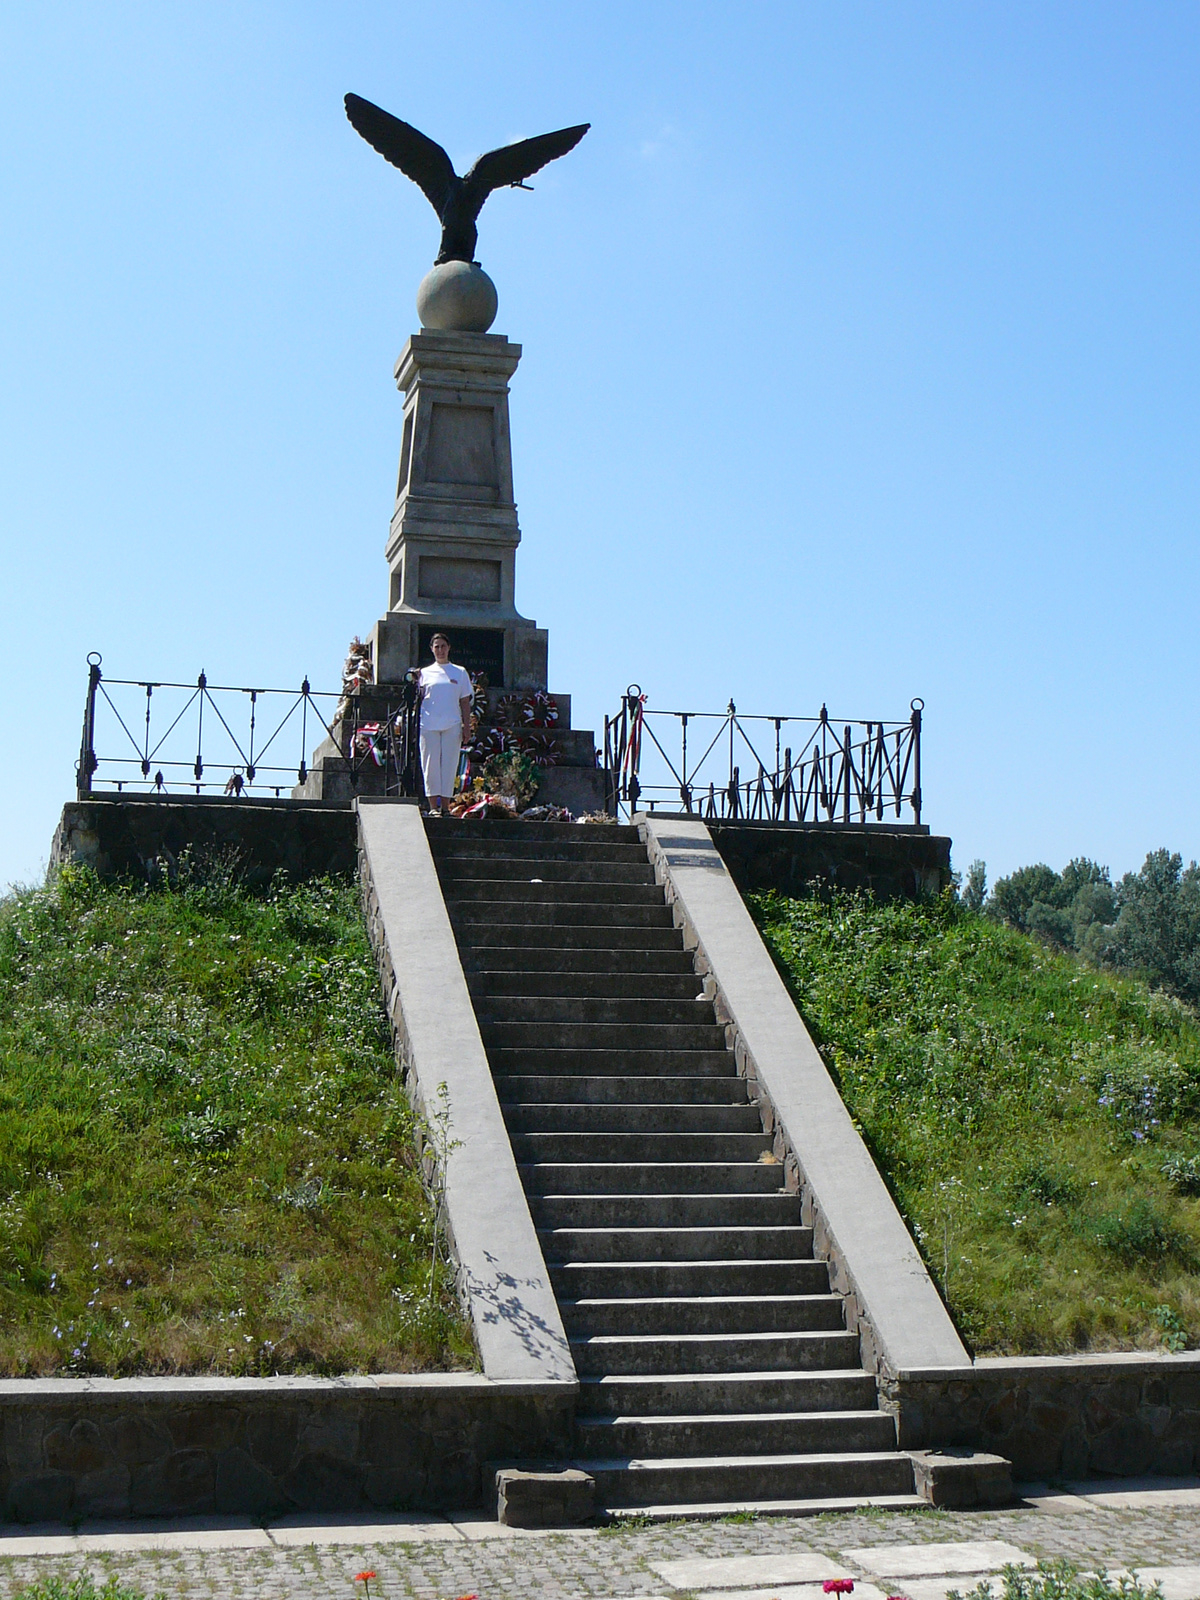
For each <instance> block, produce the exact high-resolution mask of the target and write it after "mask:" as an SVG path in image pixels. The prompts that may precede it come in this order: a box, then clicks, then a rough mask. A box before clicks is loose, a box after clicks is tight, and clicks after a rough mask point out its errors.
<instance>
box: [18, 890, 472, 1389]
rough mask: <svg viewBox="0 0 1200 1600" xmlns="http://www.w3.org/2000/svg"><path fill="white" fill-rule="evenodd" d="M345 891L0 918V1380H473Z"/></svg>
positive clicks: (137, 902)
mask: <svg viewBox="0 0 1200 1600" xmlns="http://www.w3.org/2000/svg"><path fill="white" fill-rule="evenodd" d="M413 1134H414V1128H413V1119H412V1114H411V1112H410V1110H409V1107H408V1104H407V1102H406V1100H405V1097H404V1092H403V1089H402V1087H401V1085H400V1083H399V1082H398V1080H397V1077H396V1073H395V1069H394V1065H393V1062H392V1057H391V1051H390V1048H389V1042H388V1038H387V1034H386V1031H385V1026H384V1020H383V1016H382V1011H381V1006H380V1001H379V988H378V983H377V980H376V976H375V971H374V966H373V964H372V961H371V957H370V951H369V948H368V945H367V939H366V931H365V928H364V926H363V922H362V916H361V913H360V911H359V907H358V903H357V897H356V894H355V891H354V888H353V886H352V885H351V884H350V883H334V882H330V881H327V880H326V881H322V882H319V883H312V884H307V885H304V886H303V887H300V888H297V889H281V890H278V891H277V892H274V893H271V894H270V895H268V896H260V897H255V896H252V895H249V894H246V893H244V892H243V891H241V890H239V889H238V888H237V887H236V886H235V885H234V884H233V883H232V881H231V874H225V875H224V876H223V875H222V873H221V872H220V871H219V870H216V871H214V870H210V871H209V873H208V874H207V881H199V875H193V876H192V878H191V881H189V874H188V873H187V872H186V871H185V872H184V874H183V877H182V881H181V883H180V885H179V886H177V887H176V888H175V889H166V888H164V889H158V890H145V889H132V888H128V887H109V886H102V885H100V884H99V883H98V882H97V880H96V879H95V878H94V877H93V876H92V875H91V874H89V873H87V872H84V871H82V870H79V869H74V868H71V869H67V870H66V871H64V872H63V873H62V874H61V875H60V876H59V877H58V878H57V880H56V881H55V882H54V883H53V884H52V885H51V887H49V888H47V889H42V890H37V891H32V892H22V893H19V894H16V895H14V896H12V897H10V898H9V899H7V900H6V901H4V902H2V903H0V1374H4V1375H9V1376H34V1375H41V1374H49V1373H54V1372H64V1371H66V1372H104V1373H108V1374H114V1375H115V1374H125V1373H135V1372H138V1373H145V1372H160V1373H170V1372H223V1373H270V1372H321V1373H336V1372H348V1371H360V1372H361V1371H380V1370H393V1371H395V1370H407V1369H416V1368H421V1367H430V1366H455V1365H463V1364H466V1363H469V1361H470V1359H471V1354H470V1343H469V1339H468V1337H467V1335H466V1332H465V1329H464V1328H463V1326H462V1324H461V1322H460V1320H459V1317H458V1313H457V1310H456V1308H455V1306H454V1304H453V1301H452V1300H451V1299H450V1298H449V1296H448V1294H447V1292H446V1285H445V1284H444V1283H443V1282H442V1272H441V1268H440V1266H439V1268H438V1269H437V1271H436V1273H435V1274H434V1281H433V1282H432V1283H431V1281H430V1263H431V1259H432V1245H433V1240H432V1231H431V1213H430V1208H429V1205H428V1203H427V1200H426V1197H425V1194H424V1192H423V1189H422V1185H421V1182H420V1177H419V1174H418V1171H417V1159H416V1155H415V1145H414V1139H413Z"/></svg>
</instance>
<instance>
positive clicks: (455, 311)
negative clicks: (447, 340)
mask: <svg viewBox="0 0 1200 1600" xmlns="http://www.w3.org/2000/svg"><path fill="white" fill-rule="evenodd" d="M499 303H500V302H499V300H498V299H497V297H496V285H495V284H494V283H493V282H492V280H491V279H490V278H489V277H488V275H487V273H486V272H485V271H484V270H483V268H482V267H481V266H480V265H479V263H478V262H477V261H443V262H442V264H441V266H440V267H434V268H433V269H432V271H430V272H427V273H426V274H425V276H424V277H423V278H422V279H421V286H420V288H419V289H418V290H417V315H418V316H419V317H420V319H421V326H422V327H423V328H430V329H433V330H435V331H436V332H438V333H486V332H487V331H488V329H489V328H490V327H491V325H492V323H493V322H495V320H496V309H497V307H498V306H499Z"/></svg>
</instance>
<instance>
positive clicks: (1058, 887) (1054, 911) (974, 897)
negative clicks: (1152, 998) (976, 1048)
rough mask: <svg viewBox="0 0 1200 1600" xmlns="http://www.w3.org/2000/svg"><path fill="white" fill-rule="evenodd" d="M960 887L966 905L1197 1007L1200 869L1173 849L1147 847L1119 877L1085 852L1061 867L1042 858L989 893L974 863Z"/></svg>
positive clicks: (980, 869)
mask: <svg viewBox="0 0 1200 1600" xmlns="http://www.w3.org/2000/svg"><path fill="white" fill-rule="evenodd" d="M958 893H959V899H960V900H961V901H962V903H963V905H965V906H966V907H967V908H968V909H969V910H972V911H977V912H981V913H982V914H983V915H984V916H985V917H991V918H992V919H993V920H995V921H996V922H1004V923H1007V924H1008V926H1009V927H1012V928H1019V929H1020V930H1021V932H1022V933H1028V934H1032V935H1033V936H1034V937H1035V938H1038V939H1041V940H1042V941H1043V942H1044V943H1046V944H1048V945H1052V946H1054V948H1056V949H1059V950H1073V951H1076V952H1077V953H1078V954H1079V955H1082V956H1086V957H1087V958H1088V960H1090V961H1094V962H1096V963H1097V964H1098V965H1101V966H1109V967H1120V968H1124V969H1126V970H1132V971H1136V972H1140V973H1141V974H1143V975H1144V976H1145V977H1147V978H1148V979H1149V980H1150V982H1151V983H1153V984H1155V985H1156V986H1157V987H1160V988H1164V989H1169V990H1170V991H1171V992H1172V993H1173V994H1177V995H1178V996H1179V997H1180V998H1181V999H1183V1000H1187V1001H1189V1002H1190V1003H1191V1004H1193V1005H1200V867H1197V865H1196V863H1195V862H1194V861H1192V862H1190V863H1189V864H1188V865H1187V866H1186V867H1185V866H1184V864H1183V858H1182V856H1180V855H1179V854H1178V853H1177V852H1173V851H1170V850H1152V851H1151V852H1150V854H1149V855H1148V856H1147V857H1146V860H1145V863H1144V864H1143V866H1142V868H1141V871H1140V872H1127V873H1126V874H1125V876H1124V877H1123V878H1121V880H1120V881H1119V882H1118V883H1113V881H1112V879H1111V878H1110V876H1109V872H1108V868H1107V867H1101V866H1098V865H1097V864H1096V862H1094V861H1089V860H1088V858H1087V857H1086V856H1077V857H1076V858H1075V859H1074V860H1073V861H1068V862H1067V864H1066V866H1065V867H1064V868H1063V870H1062V871H1061V872H1055V871H1054V869H1053V867H1048V866H1046V865H1045V864H1044V863H1042V862H1039V863H1038V864H1037V865H1036V866H1032V867H1021V868H1020V869H1019V871H1017V872H1013V873H1010V874H1009V876H1008V877H1006V878H999V879H997V881H996V884H995V886H994V887H993V889H992V891H991V893H990V894H989V893H988V887H987V866H986V864H985V863H984V862H982V861H973V862H972V863H971V866H970V868H969V869H968V871H967V874H966V876H965V878H963V879H962V881H961V883H960V884H959V887H958Z"/></svg>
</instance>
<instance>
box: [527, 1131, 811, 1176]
mask: <svg viewBox="0 0 1200 1600" xmlns="http://www.w3.org/2000/svg"><path fill="white" fill-rule="evenodd" d="M512 1146H513V1154H514V1155H515V1156H516V1158H517V1161H518V1163H520V1164H526V1163H528V1164H530V1165H542V1164H545V1163H547V1162H556V1163H567V1164H571V1165H581V1164H591V1163H595V1162H600V1163H604V1164H612V1163H619V1164H626V1165H627V1164H629V1163H631V1162H635V1161H639V1162H640V1161H644V1162H650V1163H653V1164H656V1165H660V1166H661V1165H663V1164H666V1163H669V1164H671V1165H674V1166H679V1165H682V1164H683V1163H685V1162H693V1161H697V1162H704V1163H707V1164H709V1165H712V1164H713V1163H715V1162H726V1163H729V1162H733V1163H737V1164H739V1165H745V1164H747V1163H749V1164H750V1165H751V1166H753V1165H755V1164H758V1163H759V1158H760V1157H761V1156H762V1155H763V1154H764V1153H766V1152H769V1151H770V1148H771V1135H770V1134H768V1133H764V1132H763V1130H762V1128H761V1126H760V1127H759V1128H758V1129H757V1130H756V1131H755V1132H748V1133H683V1132H679V1133H665V1132H657V1133H654V1132H651V1133H613V1132H605V1133H572V1132H569V1131H567V1130H565V1129H556V1130H555V1131H554V1132H553V1133H513V1135H512ZM761 1164H762V1165H764V1166H765V1165H768V1163H766V1162H763V1163H761ZM769 1164H770V1165H772V1166H774V1167H775V1169H776V1171H775V1177H776V1182H775V1185H774V1187H776V1188H778V1187H780V1185H781V1184H782V1181H783V1177H782V1170H781V1168H780V1166H779V1163H778V1162H771V1163H769Z"/></svg>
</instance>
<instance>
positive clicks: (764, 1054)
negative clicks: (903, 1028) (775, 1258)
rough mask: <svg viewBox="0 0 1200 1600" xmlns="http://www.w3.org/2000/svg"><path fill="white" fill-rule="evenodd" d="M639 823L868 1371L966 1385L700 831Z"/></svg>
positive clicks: (916, 1258)
mask: <svg viewBox="0 0 1200 1600" xmlns="http://www.w3.org/2000/svg"><path fill="white" fill-rule="evenodd" d="M636 820H637V822H638V823H639V825H640V827H641V829H642V833H643V836H644V838H645V840H646V844H647V848H648V850H649V853H650V859H651V861H652V863H653V865H654V868H655V874H656V876H657V878H658V879H659V881H660V882H661V883H662V884H663V885H664V887H665V889H666V892H667V898H668V900H669V901H670V902H671V903H672V905H673V907H674V916H675V921H676V924H677V926H679V927H681V928H682V929H683V932H684V942H685V944H686V945H687V946H688V947H689V948H690V949H693V950H694V951H695V956H696V963H697V970H698V971H699V972H702V973H703V974H704V975H705V979H706V982H707V983H708V984H709V985H710V987H711V988H712V989H713V999H714V1001H715V1005H716V1014H717V1017H718V1020H720V1021H723V1022H724V1023H725V1024H726V1028H727V1030H729V1029H732V1030H733V1034H734V1037H733V1039H732V1041H731V1042H732V1043H733V1046H734V1049H735V1051H736V1053H737V1059H738V1068H739V1071H741V1072H742V1073H744V1074H745V1075H746V1076H747V1077H748V1078H749V1079H751V1080H752V1082H753V1083H754V1084H756V1086H757V1089H756V1093H757V1097H758V1099H759V1102H760V1104H761V1106H762V1108H763V1114H764V1118H765V1119H769V1120H768V1121H767V1124H766V1125H767V1126H768V1127H771V1126H773V1127H774V1129H775V1133H776V1153H777V1154H778V1155H779V1156H780V1157H781V1159H784V1160H785V1161H786V1162H787V1163H788V1164H789V1166H790V1167H791V1169H792V1171H793V1172H794V1173H795V1180H794V1181H795V1182H797V1184H798V1185H799V1188H800V1191H801V1195H802V1203H803V1216H804V1221H805V1222H806V1223H808V1224H809V1225H811V1226H812V1227H813V1229H814V1245H815V1248H816V1250H817V1253H818V1254H819V1255H827V1256H828V1259H829V1264H830V1276H831V1281H832V1284H833V1287H834V1289H835V1290H836V1291H837V1292H838V1293H840V1294H842V1295H844V1296H845V1297H846V1302H847V1304H846V1311H847V1319H848V1324H849V1325H853V1323H852V1321H851V1319H852V1318H853V1319H856V1320H857V1324H858V1332H859V1335H860V1339H861V1343H862V1352H863V1361H864V1364H865V1365H866V1366H868V1367H871V1368H873V1369H874V1370H875V1371H876V1372H877V1373H878V1374H879V1375H880V1376H886V1375H888V1374H896V1373H901V1372H905V1371H907V1370H909V1369H913V1368H930V1367H937V1368H941V1369H944V1370H945V1371H956V1372H961V1373H962V1374H963V1375H964V1376H967V1375H969V1374H970V1373H971V1370H972V1364H971V1358H970V1356H969V1355H968V1354H967V1351H966V1350H965V1349H964V1347H963V1344H962V1341H961V1340H960V1339H959V1337H958V1334H957V1332H956V1331H955V1328H954V1324H953V1323H952V1322H951V1320H950V1317H949V1314H948V1313H947V1311H946V1308H945V1306H944V1305H943V1303H942V1300H941V1297H940V1296H939V1294H938V1292H937V1289H936V1288H935V1287H934V1284H933V1281H932V1279H931V1278H930V1276H929V1273H928V1272H927V1270H926V1268H925V1264H924V1262H923V1261H922V1260H921V1257H920V1254H919V1252H918V1250H917V1247H916V1245H915V1243H914V1242H913V1239H912V1237H911V1235H910V1234H909V1232H908V1229H907V1228H906V1227H905V1225H904V1221H903V1219H902V1218H901V1216H900V1213H899V1212H898V1211H897V1209H896V1206H895V1203H894V1201H893V1200H892V1197H891V1195H890V1194H889V1193H888V1190H887V1186H886V1185H885V1184H884V1182H883V1179H882V1178H881V1177H880V1175H879V1172H878V1170H877V1169H876V1167H875V1163H874V1161H873V1160H872V1159H871V1155H870V1152H869V1151H868V1150H867V1147H866V1145H865V1144H864V1143H863V1141H862V1138H861V1137H860V1136H859V1133H858V1131H857V1129H856V1128H855V1126H854V1124H853V1122H852V1121H851V1119H850V1114H849V1112H848V1111H847V1110H846V1107H845V1105H844V1103H843V1101H842V1098H841V1095H840V1094H839V1093H838V1090H837V1087H836V1085H835V1084H834V1082H833V1080H832V1078H831V1077H830V1075H829V1072H828V1070H827V1069H826V1066H825V1063H824V1062H823V1061H822V1059H821V1056H820V1052H819V1051H818V1050H817V1048H816V1046H815V1045H814V1044H813V1041H812V1038H811V1036H810V1035H809V1032H808V1029H807V1028H806V1027H805V1026H804V1022H803V1020H802V1018H801V1017H800V1014H799V1012H798V1011H797V1010H796V1007H795V1005H794V1003H793V1001H792V998H791V996H790V995H789V994H788V991H787V988H786V987H785V985H784V983H783V980H782V979H781V978H780V976H779V973H778V972H777V971H776V969H775V965H774V963H773V962H772V960H771V957H770V954H769V953H768V951H767V949H766V946H765V945H764V944H763V942H762V939H761V937H760V936H759V933H758V929H757V928H756V927H755V925H754V922H753V919H752V918H751V916H750V913H749V912H748V911H747V909H746V906H745V904H744V903H743V901H742V897H741V895H740V894H739V893H738V890H737V888H736V886H735V884H734V882H733V879H732V878H731V877H730V876H729V873H728V871H727V870H726V868H725V864H724V862H723V861H722V860H721V857H720V855H719V854H718V852H717V848H716V846H715V845H714V843H713V841H712V838H711V836H710V834H709V831H708V829H707V828H706V827H705V826H704V824H703V823H702V822H698V821H693V820H689V819H682V818H667V817H655V816H648V815H643V816H639V817H638V818H637V819H636ZM885 1393H886V1390H885ZM885 1404H886V1400H885Z"/></svg>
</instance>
